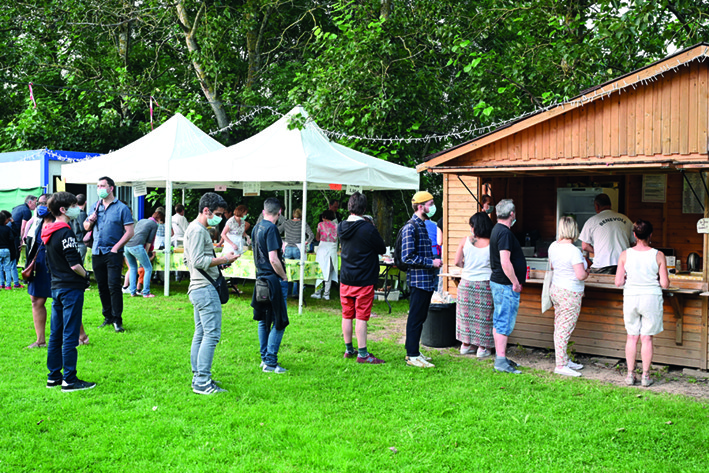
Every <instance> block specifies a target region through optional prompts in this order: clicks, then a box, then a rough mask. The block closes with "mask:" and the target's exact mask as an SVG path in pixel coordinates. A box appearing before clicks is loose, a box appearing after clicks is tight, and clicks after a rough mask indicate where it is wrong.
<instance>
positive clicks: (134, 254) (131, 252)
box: [124, 246, 153, 295]
mask: <svg viewBox="0 0 709 473" xmlns="http://www.w3.org/2000/svg"><path fill="white" fill-rule="evenodd" d="M124 250H125V256H126V261H128V268H130V293H131V294H135V292H136V287H137V284H138V263H140V265H141V266H142V267H143V269H145V276H144V277H143V295H147V294H150V278H151V277H152V275H153V265H152V264H150V257H149V256H148V252H147V251H145V247H143V246H131V247H128V246H127V247H125V248H124Z"/></svg>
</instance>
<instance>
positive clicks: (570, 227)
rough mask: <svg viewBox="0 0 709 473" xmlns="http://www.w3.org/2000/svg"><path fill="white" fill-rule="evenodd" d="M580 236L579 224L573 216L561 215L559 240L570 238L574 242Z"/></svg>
mask: <svg viewBox="0 0 709 473" xmlns="http://www.w3.org/2000/svg"><path fill="white" fill-rule="evenodd" d="M578 237H579V226H578V225H577V224H576V220H574V218H573V217H561V218H560V219H559V240H564V239H567V238H568V239H570V240H571V241H572V242H574V241H576V240H577V239H578Z"/></svg>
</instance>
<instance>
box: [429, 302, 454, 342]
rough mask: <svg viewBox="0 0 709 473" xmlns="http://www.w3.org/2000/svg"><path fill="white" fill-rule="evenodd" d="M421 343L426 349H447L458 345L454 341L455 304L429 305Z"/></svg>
mask: <svg viewBox="0 0 709 473" xmlns="http://www.w3.org/2000/svg"><path fill="white" fill-rule="evenodd" d="M421 343H423V344H424V345H426V346H427V347H434V348H447V347H452V346H455V345H457V344H458V341H457V340H456V339H455V303H452V304H431V305H430V306H429V308H428V317H427V318H426V322H425V323H424V324H423V331H422V332H421Z"/></svg>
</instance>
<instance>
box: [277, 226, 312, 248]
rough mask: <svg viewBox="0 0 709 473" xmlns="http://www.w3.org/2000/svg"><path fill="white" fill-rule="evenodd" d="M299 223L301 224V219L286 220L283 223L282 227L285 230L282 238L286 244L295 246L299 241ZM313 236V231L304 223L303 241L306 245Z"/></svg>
mask: <svg viewBox="0 0 709 473" xmlns="http://www.w3.org/2000/svg"><path fill="white" fill-rule="evenodd" d="M301 225H303V221H302V220H286V223H285V224H284V225H283V228H284V230H285V232H286V236H285V238H284V240H285V241H286V246H297V245H298V244H299V243H300V232H301V228H302V227H301ZM314 238H315V235H313V231H312V230H311V229H310V226H309V225H308V224H307V223H306V224H305V243H306V245H309V244H310V242H311V241H313V239H314Z"/></svg>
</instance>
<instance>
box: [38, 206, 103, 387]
mask: <svg viewBox="0 0 709 473" xmlns="http://www.w3.org/2000/svg"><path fill="white" fill-rule="evenodd" d="M47 206H48V207H49V210H50V211H51V212H52V214H53V215H54V217H55V218H56V221H55V222H54V223H51V224H45V226H44V227H43V229H42V241H43V242H44V245H45V246H46V248H47V266H48V267H49V271H50V273H51V274H52V321H51V332H50V334H49V347H48V348H47V368H48V369H49V376H48V379H47V387H48V388H53V387H57V386H61V387H62V392H73V391H82V390H84V389H91V388H94V387H96V383H90V382H86V381H82V380H80V379H79V378H78V377H77V376H76V362H77V358H78V353H77V351H76V347H77V345H79V331H80V329H81V317H82V310H83V307H84V291H85V289H86V287H87V282H88V273H87V272H86V270H85V269H84V267H83V266H82V264H81V255H79V251H78V250H77V249H76V235H75V234H74V232H73V231H72V230H71V227H70V226H69V222H70V221H71V220H73V219H75V218H77V217H78V216H79V207H77V205H76V197H75V196H74V195H73V194H70V193H69V192H57V193H56V194H54V195H52V197H50V198H49V201H48V202H47ZM62 368H63V369H64V374H63V376H62Z"/></svg>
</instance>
